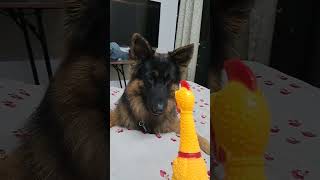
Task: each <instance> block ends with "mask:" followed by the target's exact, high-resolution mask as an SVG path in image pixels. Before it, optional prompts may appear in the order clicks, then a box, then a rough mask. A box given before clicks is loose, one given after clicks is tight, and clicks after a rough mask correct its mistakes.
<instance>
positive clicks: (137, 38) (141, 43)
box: [129, 33, 154, 60]
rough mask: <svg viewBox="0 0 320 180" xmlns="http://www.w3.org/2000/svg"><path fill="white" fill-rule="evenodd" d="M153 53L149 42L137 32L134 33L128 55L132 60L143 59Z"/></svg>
mask: <svg viewBox="0 0 320 180" xmlns="http://www.w3.org/2000/svg"><path fill="white" fill-rule="evenodd" d="M153 54H154V51H153V50H152V47H151V46H150V44H149V42H148V41H147V40H146V39H145V38H144V37H142V36H141V35H140V34H138V33H134V34H133V35H132V38H131V46H130V50H129V57H130V59H132V60H145V59H148V58H151V57H152V56H153Z"/></svg>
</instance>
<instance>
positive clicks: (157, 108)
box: [152, 103, 164, 114]
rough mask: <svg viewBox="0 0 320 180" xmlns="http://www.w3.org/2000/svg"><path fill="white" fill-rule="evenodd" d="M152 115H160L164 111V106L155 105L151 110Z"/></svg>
mask: <svg viewBox="0 0 320 180" xmlns="http://www.w3.org/2000/svg"><path fill="white" fill-rule="evenodd" d="M152 110H153V113H155V114H161V113H163V111H164V105H163V104H162V103H159V104H157V105H155V106H154V107H153V108H152Z"/></svg>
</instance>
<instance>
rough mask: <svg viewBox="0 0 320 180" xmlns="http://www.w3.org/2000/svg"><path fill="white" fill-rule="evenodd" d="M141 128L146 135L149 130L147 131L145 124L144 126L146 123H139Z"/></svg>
mask: <svg viewBox="0 0 320 180" xmlns="http://www.w3.org/2000/svg"><path fill="white" fill-rule="evenodd" d="M139 126H140V127H142V129H143V131H144V132H145V133H147V132H148V130H147V128H146V126H145V124H144V121H139Z"/></svg>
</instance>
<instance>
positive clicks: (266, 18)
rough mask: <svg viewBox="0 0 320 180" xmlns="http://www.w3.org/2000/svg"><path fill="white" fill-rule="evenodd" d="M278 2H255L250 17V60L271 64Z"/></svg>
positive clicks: (271, 0) (273, 0) (272, 0)
mask: <svg viewBox="0 0 320 180" xmlns="http://www.w3.org/2000/svg"><path fill="white" fill-rule="evenodd" d="M277 2H278V0H268V1H255V4H254V7H253V9H252V11H251V15H250V20H249V21H250V22H249V23H250V25H249V50H248V59H249V60H251V61H257V62H259V63H262V64H265V65H269V64H270V52H271V46H272V39H273V30H274V24H275V16H276V12H277Z"/></svg>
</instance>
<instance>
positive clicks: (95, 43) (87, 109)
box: [0, 0, 109, 180]
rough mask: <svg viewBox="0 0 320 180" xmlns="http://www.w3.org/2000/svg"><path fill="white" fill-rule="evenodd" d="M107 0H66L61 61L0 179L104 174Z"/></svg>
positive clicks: (101, 178) (102, 177)
mask: <svg viewBox="0 0 320 180" xmlns="http://www.w3.org/2000/svg"><path fill="white" fill-rule="evenodd" d="M106 3H107V1H106V0H66V1H65V8H66V29H65V30H66V46H65V50H66V52H65V56H64V60H63V62H62V64H61V65H60V67H59V69H58V70H57V72H56V73H55V76H54V78H53V79H52V81H51V82H50V84H49V86H48V88H47V91H46V93H45V95H44V98H43V99H42V101H41V103H40V105H39V107H38V109H37V110H36V112H35V113H34V114H33V115H32V116H31V118H30V121H29V122H28V123H27V125H26V127H25V128H26V129H27V130H28V132H29V133H30V137H29V138H26V139H23V140H22V142H21V145H20V146H19V147H18V148H17V149H16V150H15V151H13V152H12V153H10V154H9V155H8V158H7V159H6V160H5V161H2V162H0V179H1V180H73V179H76V180H89V179H94V180H106V179H107V178H108V175H107V168H108V160H107V152H108V151H107V150H108V149H109V148H108V146H107V142H108V140H107V130H108V129H107V128H108V127H107V121H106V119H107V118H106V114H107V113H106V109H107V94H108V93H107V91H108V90H107V68H106V63H107V61H106V55H107V54H106V44H107V24H106V23H107V19H106V17H107V14H106V13H107V11H106V8H107V4H106Z"/></svg>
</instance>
